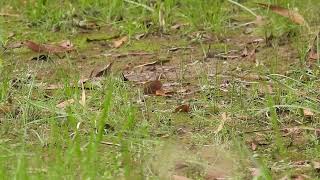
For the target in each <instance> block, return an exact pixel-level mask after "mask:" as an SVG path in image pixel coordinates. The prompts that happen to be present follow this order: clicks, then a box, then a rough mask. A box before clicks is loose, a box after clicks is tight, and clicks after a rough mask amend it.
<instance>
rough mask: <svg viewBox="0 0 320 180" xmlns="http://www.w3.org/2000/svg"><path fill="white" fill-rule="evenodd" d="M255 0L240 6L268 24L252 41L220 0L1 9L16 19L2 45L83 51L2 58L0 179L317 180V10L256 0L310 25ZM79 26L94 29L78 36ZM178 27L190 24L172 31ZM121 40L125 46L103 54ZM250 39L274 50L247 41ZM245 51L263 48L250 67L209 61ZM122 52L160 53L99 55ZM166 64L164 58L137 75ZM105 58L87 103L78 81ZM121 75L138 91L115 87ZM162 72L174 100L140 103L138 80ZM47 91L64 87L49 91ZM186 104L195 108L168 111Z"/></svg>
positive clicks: (22, 52) (246, 17) (2, 19)
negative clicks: (180, 179) (312, 51)
mask: <svg viewBox="0 0 320 180" xmlns="http://www.w3.org/2000/svg"><path fill="white" fill-rule="evenodd" d="M255 2H256V1H251V0H248V1H240V0H239V3H242V4H243V5H244V6H246V7H248V8H249V9H251V10H253V11H254V12H255V13H257V14H259V15H262V16H264V18H265V21H264V22H265V24H264V25H262V26H249V27H250V28H253V32H252V34H249V35H245V33H243V32H244V31H245V30H246V28H247V27H242V26H241V24H244V23H247V22H249V21H252V20H254V19H255V17H252V16H251V14H250V13H248V12H247V11H245V10H244V9H243V8H240V7H239V6H235V5H234V4H231V3H228V2H227V1H222V0H221V1H220V0H212V1H197V0H183V1H182V0H163V1H157V0H156V1H148V0H139V1H126V0H107V1H103V0H79V1H74V0H69V1H47V0H36V1H26V2H24V1H21V0H12V1H8V2H6V1H1V2H0V12H1V13H2V12H3V13H8V14H19V17H14V16H13V17H10V16H9V17H6V16H0V42H1V44H2V45H3V46H6V45H7V44H10V43H12V42H16V41H23V40H27V39H30V40H33V41H36V42H41V43H46V42H59V41H61V40H64V39H70V40H72V42H73V43H74V44H75V47H76V48H77V52H74V53H70V54H66V56H64V57H62V58H58V57H56V56H52V61H44V62H41V61H31V60H30V59H31V58H32V57H34V56H36V55H37V53H33V52H30V50H28V49H26V48H21V49H8V50H5V49H4V48H2V47H1V48H0V51H1V52H0V177H1V179H172V175H180V176H185V177H188V178H190V179H209V178H208V176H212V177H217V178H218V177H226V178H230V179H280V178H283V177H285V176H288V177H291V176H297V175H302V174H303V175H307V176H310V178H311V179H317V178H318V177H319V172H318V171H317V169H315V168H314V167H313V166H312V164H313V162H319V158H320V156H319V152H320V146H319V135H318V134H317V133H316V132H317V131H316V130H315V129H317V128H318V127H319V112H320V109H319V107H320V106H319V105H320V102H319V95H318V94H319V87H320V84H319V80H318V77H319V73H320V71H319V67H318V66H319V62H317V61H316V60H315V61H310V60H306V58H305V57H306V50H307V48H308V46H309V43H310V40H311V39H314V35H315V33H316V29H317V27H318V25H319V19H318V14H319V13H318V9H317V7H319V6H318V5H319V2H318V1H317V0H306V1H299V0H283V1H280V0H273V1H263V0H260V1H258V2H264V3H272V4H277V5H281V6H283V7H287V8H290V9H295V8H297V9H298V10H299V13H301V14H302V15H303V16H304V17H305V19H306V21H307V22H308V25H309V28H308V27H306V26H299V25H295V24H293V23H292V22H291V21H290V20H288V18H285V17H281V16H279V15H276V14H274V13H273V12H272V11H270V10H267V9H261V8H259V7H258V6H257V5H256V4H255ZM75 21H82V22H84V23H86V22H95V23H97V24H98V25H99V27H100V29H93V30H84V29H81V28H79V27H77V25H76V24H74V23H75ZM163 22H164V24H163ZM175 24H185V26H183V27H181V29H178V30H177V29H172V28H171V27H172V26H173V25H175ZM234 24H235V25H234ZM237 25H240V26H237ZM12 33H14V34H15V35H14V36H13V37H9V35H10V34H12ZM141 33H144V34H145V37H143V38H142V39H140V40H136V39H135V35H137V34H141ZM115 35H118V36H119V37H122V36H125V35H126V36H128V37H129V38H130V39H129V41H128V43H126V44H125V45H124V46H122V47H120V48H112V47H109V45H110V44H112V42H113V41H114V39H113V38H112V37H114V36H115ZM88 37H91V38H106V40H104V41H99V42H87V41H86V39H87V38H88ZM252 38H254V39H258V38H263V39H268V42H267V43H266V42H263V43H261V44H260V45H259V47H257V46H255V45H250V44H246V42H247V41H249V40H250V39H252ZM317 43H319V42H317ZM244 46H247V48H248V51H249V52H250V50H252V48H256V49H257V51H256V54H255V59H254V60H252V59H250V58H249V57H248V58H238V59H227V60H225V59H219V58H205V57H204V55H205V54H206V53H208V52H207V51H208V50H210V52H212V53H214V55H217V54H219V53H226V52H229V51H230V50H239V52H236V53H238V54H240V55H241V53H242V50H243V48H244ZM317 46H318V45H317ZM171 47H192V49H180V50H178V51H176V52H169V51H168V49H169V48H171ZM127 52H148V53H153V54H154V56H151V57H147V56H146V57H145V56H141V57H140V56H137V57H133V56H128V57H122V58H114V57H112V56H108V57H105V55H106V54H116V55H117V54H122V53H127ZM159 59H166V60H169V62H168V63H166V64H164V65H163V66H159V65H157V66H155V67H156V68H154V69H153V67H152V66H147V67H144V68H141V69H140V68H135V69H133V67H135V66H137V65H141V64H144V63H146V62H153V61H156V60H159ZM109 62H114V66H113V69H112V73H111V75H110V76H108V77H105V78H103V79H102V80H100V81H99V82H97V83H95V82H93V83H92V84H91V85H92V87H93V89H86V90H85V96H86V103H85V105H82V104H81V103H80V101H81V100H82V98H83V93H84V92H83V90H82V89H81V88H77V87H74V84H77V82H78V80H79V79H80V78H82V77H83V76H87V75H88V74H90V72H91V70H92V69H93V68H94V67H97V66H99V67H100V66H101V65H104V64H107V63H109ZM170 68H171V69H170ZM126 69H129V71H130V72H133V74H134V78H136V79H137V81H138V82H139V83H136V82H133V81H131V82H130V81H129V82H125V81H123V80H122V79H121V78H120V74H121V72H123V71H126ZM148 73H149V74H148ZM150 74H151V75H150ZM160 74H161V78H162V79H161V81H162V82H163V83H171V84H172V83H173V85H168V84H166V85H167V86H168V87H169V89H170V88H172V89H170V90H172V91H173V92H175V93H173V95H172V97H162V96H145V95H144V93H143V87H142V85H141V82H144V81H146V80H150V79H154V78H155V77H156V76H159V75H160ZM257 75H259V76H260V77H261V78H257ZM48 84H51V85H52V84H60V85H62V86H63V87H62V88H58V89H56V90H46V89H45V88H44V87H45V86H46V85H48ZM86 86H90V85H86ZM184 93H186V94H184ZM188 93H190V94H188ZM70 99H72V100H73V101H74V102H73V103H72V104H70V105H69V106H66V107H64V108H58V107H57V105H58V104H59V103H61V102H65V101H67V100H70ZM185 103H188V104H190V108H191V112H189V113H174V112H173V111H174V110H175V108H176V107H177V106H178V105H180V104H185ZM305 109H309V110H311V111H312V112H313V113H314V114H313V115H311V117H308V116H307V115H305V114H304V112H303V110H305ZM225 116H226V117H225ZM295 127H298V128H297V130H296V131H293V130H294V129H293V128H295ZM299 162H300V164H299ZM301 162H305V164H303V163H302V164H303V165H301ZM309 162H310V163H309ZM250 169H251V170H252V169H259V170H260V174H258V175H256V176H252V174H251V170H250Z"/></svg>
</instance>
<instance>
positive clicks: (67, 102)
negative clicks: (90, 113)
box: [56, 99, 74, 109]
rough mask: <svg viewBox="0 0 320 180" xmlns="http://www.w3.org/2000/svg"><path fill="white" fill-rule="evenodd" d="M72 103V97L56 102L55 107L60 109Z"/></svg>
mask: <svg viewBox="0 0 320 180" xmlns="http://www.w3.org/2000/svg"><path fill="white" fill-rule="evenodd" d="M73 103H74V99H69V100H66V101H63V102H61V103H59V104H57V106H56V107H57V108H60V109H63V108H65V107H67V106H70V105H71V104H73Z"/></svg>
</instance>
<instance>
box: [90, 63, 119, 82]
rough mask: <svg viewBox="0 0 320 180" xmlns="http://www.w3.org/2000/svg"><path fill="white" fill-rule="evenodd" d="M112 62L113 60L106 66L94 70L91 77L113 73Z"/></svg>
mask: <svg viewBox="0 0 320 180" xmlns="http://www.w3.org/2000/svg"><path fill="white" fill-rule="evenodd" d="M112 64H113V62H111V63H109V64H108V65H106V66H104V67H103V68H100V69H94V70H92V71H91V73H90V76H89V78H93V77H102V76H108V75H109V74H110V73H111V68H112Z"/></svg>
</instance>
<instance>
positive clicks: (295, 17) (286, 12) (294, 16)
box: [257, 3, 306, 25]
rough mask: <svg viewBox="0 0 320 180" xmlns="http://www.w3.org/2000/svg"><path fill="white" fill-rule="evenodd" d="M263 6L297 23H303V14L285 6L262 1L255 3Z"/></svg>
mask: <svg viewBox="0 0 320 180" xmlns="http://www.w3.org/2000/svg"><path fill="white" fill-rule="evenodd" d="M257 4H258V5H260V6H261V7H263V8H267V9H270V10H271V11H272V12H274V13H276V14H278V15H281V16H283V17H287V18H289V19H290V20H291V21H292V22H294V23H296V24H299V25H305V24H306V21H305V20H304V18H303V16H302V15H301V14H299V12H297V11H294V10H290V9H287V8H283V7H280V6H276V5H271V4H264V3H257Z"/></svg>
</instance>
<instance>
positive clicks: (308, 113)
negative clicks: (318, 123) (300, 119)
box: [303, 108, 314, 118]
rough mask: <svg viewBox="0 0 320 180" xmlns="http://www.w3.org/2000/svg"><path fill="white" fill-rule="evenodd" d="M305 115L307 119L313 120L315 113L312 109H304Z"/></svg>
mask: <svg viewBox="0 0 320 180" xmlns="http://www.w3.org/2000/svg"><path fill="white" fill-rule="evenodd" d="M303 115H304V117H305V118H312V117H313V116H314V113H313V112H312V111H311V110H310V109H306V108H305V109H303Z"/></svg>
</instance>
